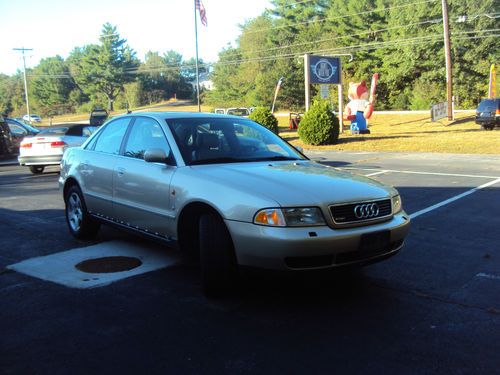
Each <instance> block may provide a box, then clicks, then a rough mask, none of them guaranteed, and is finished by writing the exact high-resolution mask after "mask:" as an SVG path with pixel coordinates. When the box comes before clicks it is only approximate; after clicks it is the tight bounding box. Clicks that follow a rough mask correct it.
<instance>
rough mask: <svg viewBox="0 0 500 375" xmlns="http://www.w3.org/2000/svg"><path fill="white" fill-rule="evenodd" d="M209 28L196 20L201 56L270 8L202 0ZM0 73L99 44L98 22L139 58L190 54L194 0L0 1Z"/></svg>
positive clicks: (210, 55) (242, 0) (262, 2)
mask: <svg viewBox="0 0 500 375" xmlns="http://www.w3.org/2000/svg"><path fill="white" fill-rule="evenodd" d="M202 2H203V4H204V6H205V9H206V12H207V21H208V26H207V27H205V26H203V25H201V23H200V22H199V18H198V51H199V57H200V59H203V60H204V61H208V62H212V61H217V56H218V53H219V52H220V51H221V50H222V49H223V48H224V47H226V46H227V45H228V43H231V44H232V45H234V42H235V40H236V39H237V38H238V36H239V35H240V28H239V27H238V25H241V24H243V23H244V22H245V21H247V20H249V19H252V18H255V17H257V16H259V15H260V14H262V12H263V11H264V10H265V9H266V8H269V7H270V2H269V0H250V1H248V0H232V1H231V0H202ZM0 15H1V19H0V73H4V74H8V75H12V74H15V73H16V71H17V70H18V69H19V70H22V66H23V62H22V55H21V53H20V52H18V51H13V48H22V47H24V48H33V51H27V52H26V66H27V67H28V68H31V67H35V66H36V65H37V64H38V63H39V61H40V60H41V59H43V58H45V57H52V56H56V55H60V56H62V57H63V58H66V57H68V55H69V53H70V52H71V51H72V50H73V49H74V48H75V47H82V46H84V45H87V44H92V43H98V41H99V35H100V34H101V30H102V25H103V24H105V23H106V22H109V23H111V24H112V25H113V26H116V27H117V31H118V33H119V34H120V36H121V37H122V39H126V40H127V44H128V45H129V46H130V47H131V48H132V49H133V50H134V51H136V53H137V57H138V58H139V59H140V60H141V61H144V56H145V54H146V53H147V52H148V51H155V52H160V54H163V53H164V52H166V51H168V50H174V51H176V52H179V53H180V54H182V56H183V58H184V59H186V60H187V59H189V58H191V57H194V56H195V51H196V50H195V37H194V36H195V33H194V0H120V1H118V0H85V1H82V0H45V1H40V0H0Z"/></svg>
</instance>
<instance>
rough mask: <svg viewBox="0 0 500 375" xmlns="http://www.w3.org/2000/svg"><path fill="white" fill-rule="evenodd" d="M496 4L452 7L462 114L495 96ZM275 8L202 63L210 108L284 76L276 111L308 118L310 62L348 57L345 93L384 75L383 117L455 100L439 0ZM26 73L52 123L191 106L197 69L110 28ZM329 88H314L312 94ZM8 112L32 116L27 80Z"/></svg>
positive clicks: (354, 0)
mask: <svg viewBox="0 0 500 375" xmlns="http://www.w3.org/2000/svg"><path fill="white" fill-rule="evenodd" d="M497 1H498V0H481V1H479V0H448V4H449V14H450V22H449V23H450V33H451V46H452V62H453V81H454V85H453V87H454V95H455V98H456V101H455V104H456V107H457V108H473V107H475V106H476V105H477V103H478V102H479V101H480V99H481V98H483V97H484V96H485V95H486V93H487V85H488V76H489V68H490V65H491V64H492V63H496V62H498V59H499V51H500V39H499V38H498V27H497V26H498V14H499V13H498V12H499V10H498V9H497V8H498V7H497ZM271 4H272V7H271V9H268V10H266V11H264V12H263V13H262V14H261V15H260V16H258V17H256V18H254V19H251V20H249V21H247V22H246V23H245V24H244V25H242V26H241V33H240V35H239V37H238V39H237V42H236V45H235V46H229V47H227V48H225V49H223V50H222V51H221V52H220V53H219V59H218V61H217V62H216V63H214V64H210V66H209V65H208V64H205V63H204V62H203V61H202V60H200V62H199V63H200V72H204V73H208V72H209V71H210V77H211V79H212V81H213V83H214V87H215V89H214V90H211V91H209V92H204V93H202V100H203V101H204V102H205V103H206V104H209V105H213V106H243V105H246V106H262V105H263V106H270V105H271V102H272V99H273V94H274V88H275V85H276V82H277V81H278V79H279V78H280V77H285V83H284V85H283V87H282V90H281V92H280V95H279V96H278V101H277V107H278V108H286V109H291V110H297V111H301V110H303V109H304V83H303V82H304V67H303V58H302V56H303V55H304V54H305V53H312V54H319V55H341V56H342V57H341V58H342V79H343V82H344V85H345V86H346V88H345V90H344V92H347V85H348V82H349V81H356V82H358V81H361V80H367V81H369V79H370V77H371V75H372V74H373V73H375V72H377V73H379V74H380V77H381V78H380V80H379V84H378V86H377V109H428V108H429V106H430V105H431V104H434V103H437V102H441V101H444V100H446V75H445V63H444V48H443V19H442V12H441V1H440V0H311V1H297V2H290V1H288V0H272V1H271ZM349 54H350V55H352V60H351V59H350V58H349V57H348V56H346V55H349ZM27 74H28V82H29V93H30V98H31V101H32V103H33V104H32V107H33V108H34V110H36V111H37V112H39V113H41V114H42V115H44V114H46V115H53V114H59V113H68V112H82V111H89V110H90V109H91V108H92V107H94V106H97V105H98V106H102V107H105V108H108V109H113V108H117V109H122V108H126V107H127V106H130V107H137V106H140V105H146V104H151V103H156V102H159V101H162V100H165V99H170V98H172V97H177V98H191V97H192V96H193V88H192V85H191V84H189V82H192V81H194V80H195V61H194V59H190V60H187V61H185V60H184V59H183V58H182V55H181V54H179V53H177V52H175V51H169V52H167V53H165V54H164V55H163V56H161V55H160V54H159V53H158V52H149V53H147V55H146V57H145V61H144V62H141V61H140V60H139V59H138V58H137V57H136V54H135V52H134V50H133V49H132V48H131V47H130V46H128V45H127V44H126V41H125V40H124V39H122V38H120V36H119V34H118V32H117V28H116V27H115V26H112V25H110V24H105V25H104V26H103V29H102V32H101V35H100V38H99V44H92V45H87V46H83V47H76V48H75V49H74V50H73V51H72V52H71V53H70V55H69V56H68V57H67V58H66V59H63V58H62V57H60V56H55V57H49V58H46V59H43V60H41V61H40V63H39V64H38V65H37V66H36V67H35V68H33V69H29V70H28V72H27ZM499 82H500V80H499ZM318 89H319V87H318V86H314V85H313V87H312V93H313V95H314V94H315V93H316V94H317V92H318ZM332 91H333V90H332ZM335 96H336V95H335V94H333V92H332V101H335V99H334V97H335ZM0 110H3V112H7V113H14V114H21V113H23V112H24V111H25V104H24V87H23V77H22V72H18V73H17V74H15V75H13V76H6V75H1V74H0Z"/></svg>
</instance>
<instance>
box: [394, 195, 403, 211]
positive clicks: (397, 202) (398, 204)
mask: <svg viewBox="0 0 500 375" xmlns="http://www.w3.org/2000/svg"><path fill="white" fill-rule="evenodd" d="M402 209H403V202H401V197H400V196H399V195H395V196H394V197H392V213H393V214H397V213H398V212H399V211H401V210H402Z"/></svg>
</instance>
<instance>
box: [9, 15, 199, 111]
mask: <svg viewBox="0 0 500 375" xmlns="http://www.w3.org/2000/svg"><path fill="white" fill-rule="evenodd" d="M99 41H100V43H99V44H92V45H87V46H83V47H76V48H74V49H73V51H72V52H71V53H70V55H69V56H68V58H66V59H63V58H62V57H60V56H55V57H48V58H45V59H42V60H41V61H40V63H39V64H38V65H37V66H36V67H35V68H33V69H29V70H28V71H27V77H28V87H29V89H28V92H29V98H30V107H31V108H33V111H36V112H37V113H40V114H42V115H45V116H53V115H57V114H63V113H74V112H89V111H91V110H92V108H94V107H102V108H107V109H109V110H114V109H125V108H128V107H131V108H132V107H138V106H141V105H147V104H153V103H157V102H160V101H162V100H167V99H170V98H172V97H177V98H179V99H186V98H191V97H192V94H193V88H192V85H191V84H190V83H189V82H190V81H192V80H193V79H194V78H195V76H196V74H195V65H194V64H195V61H194V59H191V60H187V61H184V60H183V58H182V55H181V54H179V53H177V52H175V51H168V52H166V53H165V54H164V55H163V56H161V55H160V54H159V53H158V52H148V53H147V54H146V57H145V61H144V62H141V61H140V60H139V59H138V58H137V57H136V54H135V52H134V50H133V49H132V48H131V47H130V46H128V45H127V44H126V41H125V40H124V39H122V38H121V37H120V35H119V34H118V32H117V28H116V26H113V25H111V24H109V23H107V24H105V25H104V26H103V29H102V32H101V35H100V38H99ZM201 63H202V64H203V61H201ZM201 71H202V72H204V69H201ZM0 110H1V111H2V113H6V114H9V115H12V114H15V115H20V114H23V113H25V110H26V105H25V100H24V82H23V73H22V72H20V71H18V73H17V74H15V75H13V76H7V75H3V74H1V75H0Z"/></svg>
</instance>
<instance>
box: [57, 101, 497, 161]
mask: <svg viewBox="0 0 500 375" xmlns="http://www.w3.org/2000/svg"><path fill="white" fill-rule="evenodd" d="M165 110H167V111H183V112H197V111H198V106H196V105H190V104H186V103H185V102H182V101H179V102H175V101H171V102H164V103H159V104H156V105H154V106H149V107H142V108H134V112H137V111H165ZM202 111H210V108H209V107H205V106H202ZM119 114H123V110H122V111H117V112H115V113H113V114H112V115H119ZM473 115H474V113H473V112H468V113H458V114H456V119H455V121H453V122H448V121H447V120H441V121H440V122H434V123H433V122H430V114H422V113H406V114H378V113H374V114H373V116H372V118H371V119H370V121H369V129H370V131H371V134H368V135H351V134H350V132H349V130H345V131H344V132H343V133H342V134H340V137H339V142H338V143H337V144H336V145H329V146H310V145H306V144H304V143H303V142H302V141H301V140H300V139H299V136H298V134H297V130H291V129H289V127H288V117H286V116H279V117H278V120H279V127H280V136H281V137H283V138H284V139H286V140H287V141H289V142H290V143H292V144H293V145H296V146H300V147H302V148H304V149H305V150H343V151H344V150H345V151H395V152H441V153H457V154H500V129H498V128H497V129H495V130H493V131H486V130H482V129H481V127H480V126H479V125H476V124H475V123H474V118H473ZM88 118H89V114H81V115H66V116H58V117H55V118H54V119H53V120H52V121H53V123H56V122H71V121H81V120H88Z"/></svg>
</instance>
